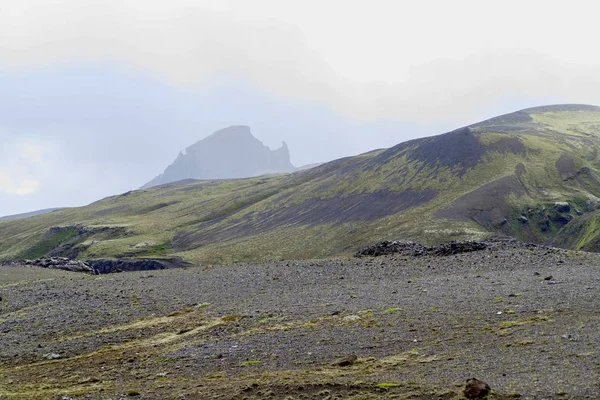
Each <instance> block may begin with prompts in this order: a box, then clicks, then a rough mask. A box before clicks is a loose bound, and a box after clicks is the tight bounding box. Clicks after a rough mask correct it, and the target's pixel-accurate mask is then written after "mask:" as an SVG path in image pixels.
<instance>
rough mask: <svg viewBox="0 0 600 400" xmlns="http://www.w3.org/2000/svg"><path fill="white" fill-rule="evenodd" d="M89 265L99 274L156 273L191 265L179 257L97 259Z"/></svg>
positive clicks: (89, 261)
mask: <svg viewBox="0 0 600 400" xmlns="http://www.w3.org/2000/svg"><path fill="white" fill-rule="evenodd" d="M87 263H88V264H89V265H91V267H92V268H93V269H94V270H95V271H96V272H97V273H99V274H110V273H113V272H126V271H127V272H129V271H154V270H160V269H167V268H178V267H185V266H189V265H190V263H188V262H186V261H183V260H182V259H181V258H179V257H173V258H170V259H158V260H151V259H97V260H87Z"/></svg>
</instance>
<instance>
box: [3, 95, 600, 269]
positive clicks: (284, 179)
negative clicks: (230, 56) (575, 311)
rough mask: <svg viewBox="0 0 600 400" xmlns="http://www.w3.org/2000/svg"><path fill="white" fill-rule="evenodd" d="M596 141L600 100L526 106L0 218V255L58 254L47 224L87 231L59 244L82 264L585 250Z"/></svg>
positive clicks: (594, 196)
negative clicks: (291, 160)
mask: <svg viewBox="0 0 600 400" xmlns="http://www.w3.org/2000/svg"><path fill="white" fill-rule="evenodd" d="M599 148H600V108H598V107H593V106H583V105H561V106H548V107H539V108H534V109H528V110H523V111H519V112H516V113H513V114H508V115H504V116H500V117H497V118H493V119H491V120H487V121H484V122H481V123H478V124H474V125H471V126H469V127H465V128H461V129H458V130H455V131H452V132H449V133H446V134H443V135H439V136H434V137H430V138H423V139H417V140H412V141H409V142H405V143H401V144H399V145H397V146H394V147H392V148H390V149H386V150H378V151H373V152H370V153H366V154H363V155H360V156H356V157H349V158H345V159H340V160H336V161H333V162H330V163H327V164H324V165H321V166H319V167H317V168H314V169H311V170H308V171H303V172H299V173H294V174H287V175H273V176H263V177H258V178H251V179H241V180H225V181H187V182H181V183H179V184H172V185H168V186H162V187H157V188H152V189H148V190H140V191H134V192H130V193H126V194H123V195H120V196H114V197H110V198H106V199H103V200H101V201H98V202H96V203H94V204H91V205H89V206H87V207H82V208H76V209H67V210H61V211H57V212H54V213H51V214H46V215H41V216H37V217H34V218H29V219H26V220H20V221H5V222H1V223H0V258H3V259H10V258H19V257H24V256H29V255H32V254H35V255H36V256H37V255H40V254H41V253H44V251H45V252H46V253H51V252H52V251H54V252H55V253H56V247H55V248H54V249H50V248H49V247H48V243H50V242H49V239H48V232H49V230H50V229H51V228H52V227H63V228H64V229H68V227H77V229H79V231H81V227H85V229H84V231H85V232H86V234H85V235H76V236H75V237H68V238H63V239H65V240H66V239H68V243H66V247H65V248H68V249H69V254H70V255H76V256H78V257H80V258H88V257H119V256H138V257H152V256H156V255H161V256H164V255H170V254H174V255H180V256H183V257H184V258H186V259H188V260H191V261H195V262H206V263H214V262H217V263H218V262H231V261H240V260H259V259H263V260H264V259H279V258H311V257H325V256H335V255H340V254H348V253H349V252H352V251H354V250H355V249H357V248H358V247H360V246H362V245H365V244H368V243H371V242H374V241H378V240H383V239H404V240H417V241H421V242H425V243H430V244H433V243H436V242H441V241H447V240H450V239H475V238H480V237H483V236H486V235H490V234H494V233H504V234H509V235H512V236H515V237H518V238H520V239H522V240H528V241H535V242H556V243H558V244H561V245H564V246H567V247H571V248H595V247H594V246H596V245H594V244H593V243H595V240H596V233H595V232H596V229H595V228H594V227H595V226H597V220H598V218H597V216H596V213H597V211H596V209H597V208H598V204H599V203H598V199H599V197H600V158H599V155H598V149H599ZM65 227H66V228H65ZM69 232H70V231H69ZM109 233H110V234H109ZM59 242H60V243H58V242H57V243H56V246H61V245H62V246H65V243H63V242H64V240H63V241H59ZM47 247H48V248H47ZM50 247H52V246H50ZM42 250H43V251H42ZM59 250H60V249H59ZM38 253H39V254H38Z"/></svg>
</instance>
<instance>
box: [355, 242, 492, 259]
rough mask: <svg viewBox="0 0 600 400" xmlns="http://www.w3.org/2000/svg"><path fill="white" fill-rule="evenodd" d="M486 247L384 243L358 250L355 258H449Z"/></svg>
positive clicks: (457, 244) (481, 245) (475, 244)
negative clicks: (395, 255)
mask: <svg viewBox="0 0 600 400" xmlns="http://www.w3.org/2000/svg"><path fill="white" fill-rule="evenodd" d="M487 247H488V243H487V242H485V241H481V242H477V241H464V242H461V241H452V242H450V243H445V244H441V245H439V246H433V247H425V246H423V245H422V244H420V243H414V242H401V241H393V242H389V241H384V242H380V243H377V244H374V245H372V246H368V247H365V248H363V249H361V250H359V251H358V252H357V253H356V254H355V257H362V256H372V257H377V256H381V255H385V254H394V253H398V254H402V255H406V256H424V255H428V254H433V255H438V256H449V255H454V254H460V253H467V252H470V251H479V250H485V249H486V248H487Z"/></svg>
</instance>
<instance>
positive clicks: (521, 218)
mask: <svg viewBox="0 0 600 400" xmlns="http://www.w3.org/2000/svg"><path fill="white" fill-rule="evenodd" d="M518 220H519V221H521V222H522V223H524V224H526V223H528V222H529V219H527V217H526V216H524V215H521V216H520V217H519V218H518Z"/></svg>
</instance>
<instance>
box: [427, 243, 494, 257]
mask: <svg viewBox="0 0 600 400" xmlns="http://www.w3.org/2000/svg"><path fill="white" fill-rule="evenodd" d="M488 246H489V244H488V243H487V242H479V241H465V242H461V241H456V240H453V241H452V242H450V243H444V244H441V245H439V246H435V247H432V248H431V250H432V251H433V252H434V253H435V254H436V255H438V256H451V255H454V254H460V253H468V252H470V251H479V250H485V249H487V248H488Z"/></svg>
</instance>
